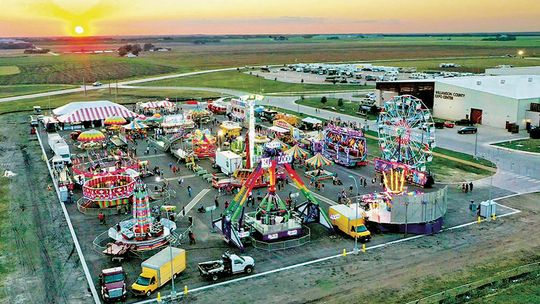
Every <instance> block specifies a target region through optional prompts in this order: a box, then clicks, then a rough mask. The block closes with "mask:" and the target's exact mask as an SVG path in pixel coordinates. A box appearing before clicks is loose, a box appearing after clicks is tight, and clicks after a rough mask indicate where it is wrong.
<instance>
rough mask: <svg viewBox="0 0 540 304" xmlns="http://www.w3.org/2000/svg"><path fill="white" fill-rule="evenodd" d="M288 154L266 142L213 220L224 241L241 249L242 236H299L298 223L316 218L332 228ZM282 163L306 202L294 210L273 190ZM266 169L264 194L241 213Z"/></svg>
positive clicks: (267, 237) (273, 237) (264, 238)
mask: <svg viewBox="0 0 540 304" xmlns="http://www.w3.org/2000/svg"><path fill="white" fill-rule="evenodd" d="M291 161H292V157H291V156H289V155H285V154H282V153H281V151H280V150H279V149H274V148H271V145H270V146H267V149H266V150H265V155H264V156H263V158H261V161H260V162H259V164H258V165H257V167H256V168H255V169H254V170H253V172H252V173H251V174H250V175H249V176H248V178H247V179H246V180H245V181H244V182H243V183H242V187H241V188H240V190H239V191H238V193H237V194H236V195H235V196H234V198H233V200H232V201H231V204H230V205H229V207H228V208H227V209H226V210H225V212H224V213H223V216H222V217H221V218H220V219H217V220H215V221H214V222H213V225H214V227H216V228H217V229H218V230H219V231H220V233H221V234H222V235H223V236H224V238H225V240H226V241H227V242H230V243H233V244H234V245H236V246H237V247H238V248H240V249H241V250H243V249H244V244H243V241H242V240H243V239H245V238H248V237H250V236H251V237H261V238H262V239H263V240H278V239H281V238H284V237H295V236H300V235H299V234H300V232H301V224H303V223H312V222H317V223H320V224H322V225H323V226H325V227H326V228H328V229H332V225H331V223H330V220H329V218H328V216H327V215H326V213H325V212H324V210H322V209H321V208H320V205H319V203H318V201H317V200H316V199H315V197H314V195H313V194H312V193H311V191H310V190H309V189H308V188H307V187H306V186H305V184H304V183H303V181H302V180H301V179H300V177H299V176H298V174H297V173H296V172H295V171H294V170H293V169H292V167H291V165H290V162H291ZM278 166H280V167H283V169H284V170H285V172H287V174H288V175H289V177H290V178H291V180H292V181H293V182H294V184H295V185H296V187H297V188H298V189H299V190H300V192H302V194H303V195H304V197H305V198H306V202H304V203H302V204H300V205H298V206H296V208H294V212H292V211H291V209H292V208H291V206H286V205H285V204H284V203H283V201H282V200H281V199H280V198H279V196H278V195H277V194H276V192H275V183H276V180H277V175H276V168H277V167H278ZM265 172H268V176H269V186H268V190H269V192H268V194H267V195H266V196H265V197H264V198H263V200H262V202H261V203H260V204H259V207H258V209H257V211H256V212H255V213H252V214H245V213H244V203H245V202H246V201H247V199H248V197H249V196H250V195H252V190H253V189H254V187H255V185H256V184H257V180H259V179H260V178H261V176H263V175H264V174H265Z"/></svg>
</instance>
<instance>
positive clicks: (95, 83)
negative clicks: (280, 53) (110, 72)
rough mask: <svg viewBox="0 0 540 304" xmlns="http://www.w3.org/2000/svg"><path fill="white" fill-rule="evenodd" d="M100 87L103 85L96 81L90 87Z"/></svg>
mask: <svg viewBox="0 0 540 304" xmlns="http://www.w3.org/2000/svg"><path fill="white" fill-rule="evenodd" d="M102 85H103V83H101V82H99V81H96V82H94V83H92V86H94V87H100V86H102Z"/></svg>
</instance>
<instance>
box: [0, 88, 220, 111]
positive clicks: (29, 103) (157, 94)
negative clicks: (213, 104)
mask: <svg viewBox="0 0 540 304" xmlns="http://www.w3.org/2000/svg"><path fill="white" fill-rule="evenodd" d="M111 93H112V94H109V90H108V89H105V88H104V89H102V90H92V91H88V92H87V96H85V95H84V93H83V92H80V93H72V94H64V95H58V96H51V97H41V98H32V99H24V100H18V101H14V102H3V103H0V114H4V113H8V112H13V111H31V110H32V107H33V106H41V107H42V108H43V109H44V110H47V109H49V108H51V109H54V108H56V107H59V106H62V105H64V104H67V103H70V102H72V101H91V100H110V101H113V102H117V103H120V104H134V103H137V102H139V101H141V102H145V101H155V100H162V99H164V98H166V97H169V98H171V99H172V100H175V99H176V98H178V99H184V98H205V97H218V96H217V95H216V93H212V92H206V91H191V90H142V89H141V90H137V89H130V90H129V91H128V90H125V89H120V90H118V96H116V94H115V92H114V89H113V90H112V92H111Z"/></svg>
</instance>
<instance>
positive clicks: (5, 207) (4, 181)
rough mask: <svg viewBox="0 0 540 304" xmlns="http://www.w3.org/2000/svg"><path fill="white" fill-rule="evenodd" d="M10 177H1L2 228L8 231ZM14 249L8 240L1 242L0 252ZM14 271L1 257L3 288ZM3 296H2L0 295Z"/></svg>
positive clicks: (1, 282) (0, 269) (0, 218)
mask: <svg viewBox="0 0 540 304" xmlns="http://www.w3.org/2000/svg"><path fill="white" fill-rule="evenodd" d="M8 187H9V179H8V178H5V177H0V229H2V231H6V230H7V229H9V228H10V221H9V191H8ZM10 249H12V248H11V247H10V248H8V243H7V242H4V241H2V242H0V252H6V251H7V250H10ZM12 271H13V266H12V265H11V263H9V261H8V260H6V259H3V258H2V259H0V287H1V289H4V288H6V286H5V284H6V282H5V279H6V277H7V274H9V273H11V272H12ZM0 298H1V297H0Z"/></svg>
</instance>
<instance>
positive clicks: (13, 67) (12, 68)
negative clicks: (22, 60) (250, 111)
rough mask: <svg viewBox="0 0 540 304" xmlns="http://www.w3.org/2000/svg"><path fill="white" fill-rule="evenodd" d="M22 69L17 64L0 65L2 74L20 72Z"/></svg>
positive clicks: (0, 73) (0, 74)
mask: <svg viewBox="0 0 540 304" xmlns="http://www.w3.org/2000/svg"><path fill="white" fill-rule="evenodd" d="M20 72H21V70H19V67H17V66H16V65H4V66H0V76H3V75H13V74H19V73H20Z"/></svg>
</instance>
